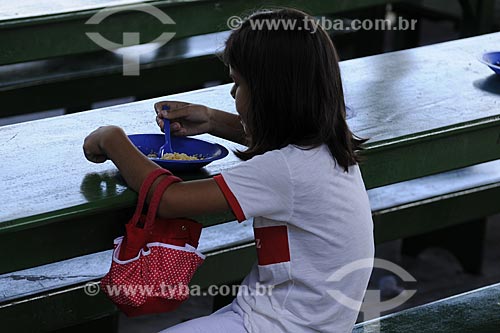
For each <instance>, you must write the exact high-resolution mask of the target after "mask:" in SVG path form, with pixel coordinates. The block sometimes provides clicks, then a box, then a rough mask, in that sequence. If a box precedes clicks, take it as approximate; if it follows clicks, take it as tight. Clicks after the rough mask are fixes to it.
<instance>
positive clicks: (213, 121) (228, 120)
mask: <svg viewBox="0 0 500 333" xmlns="http://www.w3.org/2000/svg"><path fill="white" fill-rule="evenodd" d="M164 107H168V109H169V110H164ZM155 111H156V123H157V124H158V126H160V128H161V129H162V130H163V126H164V122H163V119H168V120H170V133H172V134H173V135H177V136H186V135H196V134H203V133H209V134H212V135H215V136H218V137H220V138H223V139H226V140H230V141H233V142H236V143H239V144H243V145H244V144H246V142H247V141H246V137H245V131H244V128H243V126H242V124H241V122H240V117H239V116H238V115H235V114H232V113H229V112H225V111H221V110H217V109H213V108H209V107H208V106H205V105H200V104H191V103H186V102H177V101H163V102H158V103H156V104H155Z"/></svg>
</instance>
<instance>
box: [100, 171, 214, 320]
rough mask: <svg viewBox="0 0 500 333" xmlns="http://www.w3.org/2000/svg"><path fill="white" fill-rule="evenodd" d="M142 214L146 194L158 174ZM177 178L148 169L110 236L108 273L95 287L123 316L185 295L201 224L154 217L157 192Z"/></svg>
mask: <svg viewBox="0 0 500 333" xmlns="http://www.w3.org/2000/svg"><path fill="white" fill-rule="evenodd" d="M161 176H164V177H162V178H161V179H160V182H159V184H158V186H157V187H156V189H155V191H154V193H153V196H152V199H151V202H150V204H149V207H148V210H147V213H146V214H143V208H144V204H145V201H146V196H147V194H148V192H149V190H150V188H151V186H152V185H153V183H154V182H155V180H156V179H158V178H159V177H161ZM179 181H181V179H180V178H178V177H175V176H173V175H172V174H171V173H170V172H169V171H167V170H165V169H157V170H155V171H153V172H152V173H151V174H150V175H148V177H147V178H146V180H145V181H144V182H143V184H142V185H141V189H140V191H139V199H138V202H137V207H136V210H135V213H134V215H133V217H132V218H131V219H130V221H129V222H128V223H127V224H126V226H125V228H126V230H125V236H123V237H119V238H117V239H115V241H114V251H113V260H112V263H111V268H110V270H109V272H108V273H107V274H106V275H105V276H104V278H103V279H102V280H101V284H100V286H101V290H103V292H104V293H105V294H106V295H107V296H108V297H109V298H110V299H111V300H112V301H113V302H114V303H115V304H116V306H117V307H118V308H119V309H120V310H121V311H123V312H124V313H125V314H126V315H127V316H129V317H133V316H139V315H143V314H150V313H159V312H167V311H173V310H174V309H176V308H177V307H178V306H179V305H180V304H181V303H182V302H183V301H185V300H186V299H187V298H188V297H189V287H188V284H189V281H191V278H192V277H193V275H194V273H195V271H196V269H197V268H198V267H199V266H200V265H201V264H202V263H203V261H204V259H205V256H204V255H203V254H201V253H200V252H199V251H198V250H197V249H196V248H197V246H198V241H199V238H200V234H201V229H202V225H201V224H200V223H198V222H196V221H193V220H190V219H185V218H182V219H161V218H158V217H156V213H157V211H158V207H159V204H160V201H161V197H162V195H163V193H164V192H165V190H166V189H167V188H168V186H170V185H171V184H172V183H175V182H179Z"/></svg>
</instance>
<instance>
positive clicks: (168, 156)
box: [161, 153, 199, 161]
mask: <svg viewBox="0 0 500 333" xmlns="http://www.w3.org/2000/svg"><path fill="white" fill-rule="evenodd" d="M161 159H162V160H179V161H194V160H199V158H198V157H197V156H196V155H192V156H191V155H187V154H184V153H167V154H163V156H162V157H161Z"/></svg>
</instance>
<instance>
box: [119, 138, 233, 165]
mask: <svg viewBox="0 0 500 333" xmlns="http://www.w3.org/2000/svg"><path fill="white" fill-rule="evenodd" d="M128 138H129V139H130V141H132V143H133V144H134V145H135V146H136V147H137V148H138V149H139V150H140V151H141V152H142V153H143V154H144V155H148V154H151V153H156V154H157V153H158V150H159V149H160V147H161V146H162V145H163V144H164V143H165V136H164V135H163V134H133V135H129V136H128ZM171 140H172V150H173V151H174V152H176V153H185V154H186V155H190V156H193V155H196V156H198V157H199V158H200V159H198V160H163V159H160V158H150V159H151V160H152V161H153V162H155V163H156V164H158V165H159V166H161V167H163V168H165V169H168V170H171V171H191V170H196V169H199V168H202V167H204V166H205V165H207V164H209V163H211V162H213V161H216V160H219V159H221V158H224V157H226V156H227V155H228V154H229V152H228V150H227V149H226V148H224V147H223V146H221V145H219V144H216V143H210V142H206V141H203V140H198V139H194V138H187V137H175V136H172V137H171Z"/></svg>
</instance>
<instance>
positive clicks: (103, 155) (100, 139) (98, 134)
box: [83, 126, 125, 163]
mask: <svg viewBox="0 0 500 333" xmlns="http://www.w3.org/2000/svg"><path fill="white" fill-rule="evenodd" d="M121 134H123V135H125V133H124V132H123V130H122V129H121V128H119V127H116V126H102V127H99V128H98V129H96V130H95V131H93V132H92V133H90V134H89V135H88V136H87V137H86V138H85V140H84V141H83V152H84V154H85V157H86V158H87V160H89V161H90V162H94V163H103V162H105V161H106V160H108V153H107V152H106V150H105V148H104V142H105V141H106V140H107V139H109V138H110V137H112V136H116V135H121Z"/></svg>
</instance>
